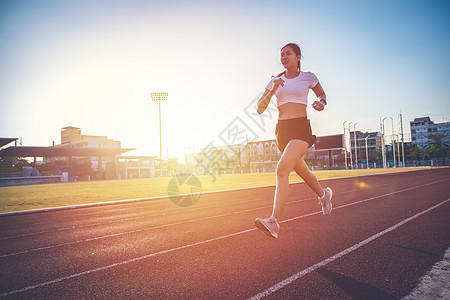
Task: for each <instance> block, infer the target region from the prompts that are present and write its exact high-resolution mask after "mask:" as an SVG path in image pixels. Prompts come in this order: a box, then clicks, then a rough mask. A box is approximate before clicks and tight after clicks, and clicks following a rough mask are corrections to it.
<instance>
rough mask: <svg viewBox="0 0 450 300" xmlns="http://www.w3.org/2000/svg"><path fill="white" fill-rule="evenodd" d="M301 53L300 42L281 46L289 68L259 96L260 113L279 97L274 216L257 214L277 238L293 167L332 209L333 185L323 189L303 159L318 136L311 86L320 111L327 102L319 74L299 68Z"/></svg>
mask: <svg viewBox="0 0 450 300" xmlns="http://www.w3.org/2000/svg"><path fill="white" fill-rule="evenodd" d="M301 57H302V54H301V50H300V47H299V46H298V45H297V44H293V43H290V44H287V45H286V46H284V47H283V48H281V63H282V65H283V67H284V68H285V69H286V70H285V71H284V72H282V73H280V74H278V75H277V76H276V77H274V78H273V79H272V80H271V81H270V82H269V84H268V85H267V87H266V90H265V91H264V94H263V95H262V96H261V98H260V99H259V100H258V109H257V111H258V113H259V114H262V113H263V112H264V111H265V110H266V108H267V106H268V105H269V102H270V100H271V98H272V96H273V95H275V96H276V99H277V107H278V123H277V125H276V129H275V135H276V141H277V146H278V149H280V151H281V153H282V155H281V158H280V161H279V162H278V165H277V171H276V175H277V184H276V190H275V197H274V203H273V211H272V216H270V217H269V218H267V219H261V218H257V219H256V220H255V224H256V227H258V228H259V229H261V230H262V231H264V232H265V233H266V234H267V235H268V236H270V237H274V238H278V234H279V231H280V225H279V224H278V220H280V218H281V214H282V212H283V208H284V206H285V204H286V200H287V198H288V193H289V173H290V172H291V170H292V169H294V171H295V172H296V173H297V174H298V175H299V176H300V177H301V178H302V179H303V180H304V181H305V182H306V184H307V185H308V186H309V187H310V188H311V189H312V190H313V191H314V192H315V193H316V194H317V195H318V198H319V204H320V205H321V206H322V213H323V214H324V215H328V214H329V213H331V210H332V205H331V196H332V191H331V189H330V188H325V189H323V188H322V186H321V185H320V183H319V182H318V181H317V178H316V176H315V175H314V174H313V173H311V172H310V171H309V169H308V166H307V165H306V163H305V160H304V159H303V156H304V155H305V153H306V150H307V149H308V148H309V147H311V146H312V145H313V144H314V143H315V141H316V136H315V135H313V134H312V130H311V124H310V123H309V120H308V118H307V115H306V105H307V98H308V92H309V89H312V90H313V91H314V93H315V94H316V96H317V98H318V101H315V102H314V103H313V104H312V107H313V108H314V109H315V110H317V111H322V110H323V109H324V108H325V105H326V104H327V101H326V96H325V92H324V91H323V88H322V86H321V85H320V83H319V80H318V79H317V77H316V75H314V74H313V73H311V72H304V71H301V69H300V59H301Z"/></svg>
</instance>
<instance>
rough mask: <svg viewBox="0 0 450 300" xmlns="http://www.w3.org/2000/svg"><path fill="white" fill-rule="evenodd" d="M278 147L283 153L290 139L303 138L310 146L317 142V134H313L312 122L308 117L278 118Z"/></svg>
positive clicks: (276, 132) (276, 129)
mask: <svg viewBox="0 0 450 300" xmlns="http://www.w3.org/2000/svg"><path fill="white" fill-rule="evenodd" d="M275 135H276V137H277V146H278V149H280V151H281V152H282V153H283V151H284V148H286V146H287V144H288V143H289V141H290V140H302V141H305V142H307V143H308V144H309V147H311V146H312V145H314V143H315V142H316V136H315V135H313V134H312V130H311V124H310V123H309V120H308V119H307V117H300V118H294V119H286V120H278V123H277V126H276V128H275Z"/></svg>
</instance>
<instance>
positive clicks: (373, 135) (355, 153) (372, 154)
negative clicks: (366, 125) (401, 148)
mask: <svg viewBox="0 0 450 300" xmlns="http://www.w3.org/2000/svg"><path fill="white" fill-rule="evenodd" d="M366 138H367V153H368V155H369V162H370V163H372V162H374V161H373V160H377V159H378V160H379V158H380V155H381V149H382V144H381V141H382V138H381V133H380V132H366V133H364V132H361V131H352V132H350V150H351V159H352V161H353V163H358V166H359V167H360V164H361V163H366V160H367V157H366ZM379 153H380V155H378V154H379Z"/></svg>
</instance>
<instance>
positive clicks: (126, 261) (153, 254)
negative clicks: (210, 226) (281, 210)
mask: <svg viewBox="0 0 450 300" xmlns="http://www.w3.org/2000/svg"><path fill="white" fill-rule="evenodd" d="M441 181H445V180H439V181H435V182H431V183H427V184H423V185H420V186H416V187H414V188H419V187H423V186H427V185H431V184H434V183H438V182H441ZM414 188H408V189H406V190H411V189H414ZM403 191H404V190H400V191H397V192H393V193H389V194H385V195H380V196H377V197H372V198H369V199H370V200H374V199H377V198H382V197H385V196H388V195H391V194H395V193H400V192H403ZM449 200H450V199H447V200H446V201H444V202H441V203H440V204H438V205H435V206H434V207H437V206H439V205H442V204H444V203H445V202H448V201H449ZM365 201H368V200H367V199H365V200H361V201H358V203H361V202H365ZM355 203H356V202H355ZM347 206H349V205H347V204H346V205H342V206H338V207H336V208H335V209H339V208H343V207H347ZM434 207H433V208H434ZM319 213H322V212H320V211H319V212H315V213H311V214H308V215H304V216H301V217H297V218H292V219H289V220H285V221H282V222H280V223H284V222H288V221H292V220H296V219H299V218H303V217H305V216H311V215H316V214H319ZM422 213H424V212H422ZM422 213H419V214H422ZM419 214H417V215H416V216H418V215H419ZM411 218H412V217H410V218H408V219H406V220H409V219H411ZM403 222H404V221H403ZM256 229H257V228H251V229H247V230H243V231H239V232H235V233H231V234H228V235H223V236H219V237H216V238H212V239H209V240H205V241H200V242H197V243H193V244H188V245H184V246H180V247H176V248H172V249H168V250H163V251H159V252H155V253H151V254H147V255H144V256H140V257H136V258H133V259H130V260H125V261H121V262H118V263H114V264H111V265H107V266H103V267H100V268H96V269H91V270H87V271H84V272H80V273H76V274H72V275H68V276H65V277H61V278H57V279H54V280H50V281H45V282H42V283H38V284H35V285H30V286H27V287H24V288H22V289H16V290H13V291H9V292H6V293H3V294H0V297H6V296H10V295H13V294H17V293H22V292H25V291H29V290H32V289H36V288H39V287H43V286H47V285H50V284H53V283H57V282H61V281H65V280H68V279H72V278H76V277H79V276H83V275H86V274H90V273H94V272H98V271H103V270H107V269H110V268H113V267H117V266H120V265H125V264H129V263H132V262H136V261H140V260H143V259H146V258H150V257H154V256H157V255H161V254H166V253H170V252H174V251H177V250H181V249H186V248H190V247H194V246H198V245H202V244H206V243H210V242H213V241H218V240H222V239H225V238H229V237H234V236H238V235H240V234H244V233H248V232H251V231H254V230H256ZM344 251H345V250H344Z"/></svg>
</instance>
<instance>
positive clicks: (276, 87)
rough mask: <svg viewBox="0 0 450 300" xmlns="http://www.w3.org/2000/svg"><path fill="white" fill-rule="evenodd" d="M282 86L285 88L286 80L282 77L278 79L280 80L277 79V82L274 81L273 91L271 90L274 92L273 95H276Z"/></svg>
mask: <svg viewBox="0 0 450 300" xmlns="http://www.w3.org/2000/svg"><path fill="white" fill-rule="evenodd" d="M280 85H281V86H284V80H283V79H282V78H281V77H280V78H278V79H275V80H274V81H273V85H272V90H271V91H272V92H273V93H275V92H276V91H277V89H278V87H279V86H280Z"/></svg>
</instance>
